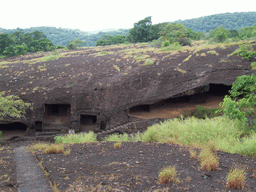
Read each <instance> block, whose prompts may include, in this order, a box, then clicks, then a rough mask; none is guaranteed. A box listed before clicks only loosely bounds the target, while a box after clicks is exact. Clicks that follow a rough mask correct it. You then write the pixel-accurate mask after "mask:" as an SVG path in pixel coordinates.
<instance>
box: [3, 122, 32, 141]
mask: <svg viewBox="0 0 256 192" xmlns="http://www.w3.org/2000/svg"><path fill="white" fill-rule="evenodd" d="M0 131H2V136H1V137H2V140H8V139H10V138H12V137H14V136H18V137H20V136H24V135H25V134H26V131H27V125H26V124H24V123H20V122H14V123H7V124H0Z"/></svg>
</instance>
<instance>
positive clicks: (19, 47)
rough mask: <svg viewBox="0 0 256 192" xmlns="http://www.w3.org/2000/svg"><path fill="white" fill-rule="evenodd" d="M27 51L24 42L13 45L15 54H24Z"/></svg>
mask: <svg viewBox="0 0 256 192" xmlns="http://www.w3.org/2000/svg"><path fill="white" fill-rule="evenodd" d="M27 51H28V47H27V45H26V44H25V43H22V45H17V46H16V47H15V54H16V55H25V54H26V53H27Z"/></svg>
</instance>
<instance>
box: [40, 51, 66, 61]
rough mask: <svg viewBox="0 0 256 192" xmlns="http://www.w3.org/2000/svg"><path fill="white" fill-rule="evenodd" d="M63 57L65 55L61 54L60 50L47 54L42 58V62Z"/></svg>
mask: <svg viewBox="0 0 256 192" xmlns="http://www.w3.org/2000/svg"><path fill="white" fill-rule="evenodd" d="M61 57H64V56H63V55H59V54H58V52H54V53H53V54H51V55H47V56H44V57H42V58H41V60H40V61H41V62H46V61H51V60H57V59H59V58H61Z"/></svg>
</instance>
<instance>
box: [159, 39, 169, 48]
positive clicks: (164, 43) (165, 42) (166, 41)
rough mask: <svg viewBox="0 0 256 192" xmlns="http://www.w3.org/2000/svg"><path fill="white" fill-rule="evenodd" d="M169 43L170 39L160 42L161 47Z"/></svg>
mask: <svg viewBox="0 0 256 192" xmlns="http://www.w3.org/2000/svg"><path fill="white" fill-rule="evenodd" d="M169 45H170V41H169V40H165V41H163V42H162V44H161V47H168V46H169Z"/></svg>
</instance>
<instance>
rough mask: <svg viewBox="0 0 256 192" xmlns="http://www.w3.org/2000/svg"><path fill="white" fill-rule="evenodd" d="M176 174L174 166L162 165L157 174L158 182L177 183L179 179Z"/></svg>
mask: <svg viewBox="0 0 256 192" xmlns="http://www.w3.org/2000/svg"><path fill="white" fill-rule="evenodd" d="M177 175H178V174H177V171H176V167H175V166H169V167H164V168H163V169H162V170H161V171H160V173H159V175H158V179H159V183H160V184H167V183H179V182H180V180H179V179H178V178H177Z"/></svg>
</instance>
